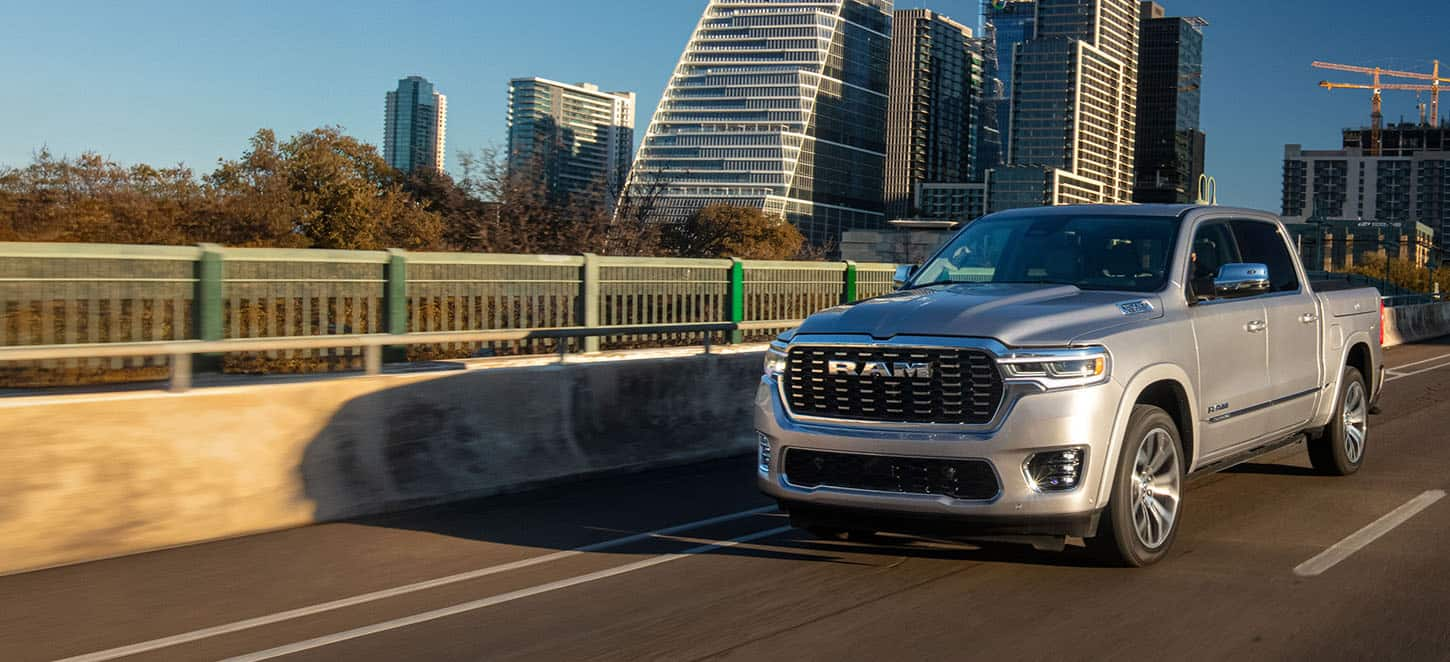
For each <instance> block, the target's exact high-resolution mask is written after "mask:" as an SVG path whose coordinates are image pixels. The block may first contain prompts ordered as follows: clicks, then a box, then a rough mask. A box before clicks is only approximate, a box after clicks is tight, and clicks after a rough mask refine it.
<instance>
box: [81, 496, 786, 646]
mask: <svg viewBox="0 0 1450 662" xmlns="http://www.w3.org/2000/svg"><path fill="white" fill-rule="evenodd" d="M775 511H776V507H775V506H764V507H761V508H755V509H752V510H743V511H740V512H738V513H730V514H728V515H720V516H718V517H711V518H707V519H702V520H696V521H693V522H686V523H684V524H677V525H675V526H671V527H667V528H663V529H657V530H654V531H646V532H644V533H637V534H634V535H631V536H625V537H623V538H614V539H612V540H605V541H603V542H597V543H594V544H591V545H584V546H583V547H575V548H573V549H567V550H562V551H558V552H553V553H550V554H544V555H543V556H534V557H530V558H526V559H520V560H518V561H511V562H509V563H501V564H498V565H491V566H488V567H485V568H479V569H477V570H469V571H467V572H461V573H458V574H454V575H448V576H446V577H439V578H437V579H428V580H424V581H421V582H414V583H412V584H406V585H403V586H397V587H394V588H389V589H383V590H380V591H373V592H371V593H363V594H360V595H354V596H351V597H347V598H341V599H338V600H331V601H328V602H320V603H317V604H314V605H309V606H306V607H298V608H296V609H288V610H286V611H280V612H277V613H274V614H268V615H266V616H258V617H256V618H248V619H245V620H240V621H233V622H231V623H225V624H222V625H217V626H213V627H209V628H202V629H200V630H192V631H191V632H184V633H182V634H177V635H172V636H169V637H163V638H160V639H152V640H150V641H143V642H140V643H135V644H129V645H126V646H119V647H116V648H109V649H106V650H103V651H97V652H94V653H86V654H84V655H77V656H75V657H68V658H65V659H63V660H59V661H58V662H100V661H101V660H113V659H116V658H119V657H126V656H129V655H137V654H140V653H146V652H150V651H154V650H159V649H162V648H170V647H172V646H179V645H181V644H186V643H191V642H193V641H200V640H202V639H209V638H211V637H217V636H221V635H224V634H230V633H233V632H240V631H242V630H250V629H252V628H257V627H262V626H264V625H272V624H274V623H281V622H283V621H290V620H293V619H298V618H302V617H304V616H312V615H314V614H321V613H324V612H329V611H335V610H338V609H344V608H347V607H353V606H357V605H360V604H365V603H368V602H375V601H378V600H384V599H387V598H393V597H397V596H400V595H406V594H408V593H416V592H418V591H426V590H428V589H432V588H438V587H440V586H447V585H449V584H456V583H458V582H464V581H469V580H473V579H478V578H480V577H487V576H489V575H496V574H499V573H502V572H509V571H511V570H518V569H521V568H527V567H530V566H535V565H540V564H544V563H549V562H552V561H558V560H560V559H566V558H569V557H572V556H579V555H581V554H587V553H589V552H599V551H604V550H607V549H613V548H615V547H622V546H624V545H629V544H633V543H637V542H643V541H646V540H650V539H653V538H658V537H662V536H670V535H674V534H676V533H683V532H685V531H690V530H693V529H699V528H703V527H707V526H712V525H715V524H723V523H725V522H733V521H735V520H741V519H745V518H748V517H754V516H756V515H766V514H769V513H773V512H775Z"/></svg>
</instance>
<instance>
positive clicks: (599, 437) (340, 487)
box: [0, 351, 761, 573]
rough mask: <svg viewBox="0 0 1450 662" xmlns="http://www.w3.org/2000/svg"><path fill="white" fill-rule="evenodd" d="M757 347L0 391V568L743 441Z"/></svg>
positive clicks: (304, 519) (744, 447)
mask: <svg viewBox="0 0 1450 662" xmlns="http://www.w3.org/2000/svg"><path fill="white" fill-rule="evenodd" d="M760 360H761V354H760V353H759V351H747V352H735V353H730V354H725V355H715V356H711V357H705V356H699V355H696V356H676V357H671V358H643V359H640V358H636V359H630V360H609V361H599V362H587V363H573V364H567V365H562V366H536V367H522V368H490V369H477V370H467V371H455V372H445V373H429V374H417V375H384V376H380V377H355V378H344V379H332V380H317V381H306V382H300V383H286V384H271V385H259V386H244V387H224V388H215V389H201V390H197V391H193V392H191V393H187V394H180V395H169V394H162V393H155V392H144V393H130V394H127V393H119V394H114V393H113V394H106V395H100V396H73V397H49V398H10V399H3V400H0V434H3V436H4V440H5V443H4V446H3V448H4V452H5V458H4V461H3V462H0V573H6V572H16V571H21V570H26V569H35V568H39V567H45V566H50V565H56V564H64V563H73V562H78V561H85V560H91V559H97V558H103V557H107V556H114V555H119V554H127V553H132V552H137V551H142V550H147V549H155V548H161V547H168V546H174V545H180V544H186V543H192V542H198V541H203V540H210V539H216V538H224V537H229V536H238V535H244V534H249V533H256V532H260V531H266V530H272V529H278V528H284V527H291V526H298V525H304V524H309V523H313V522H320V521H327V520H335V519H340V518H347V517H351V516H356V515H362V514H367V513H375V512H381V511H387V510H396V509H401V508H407V507H411V506H417V505H424V504H429V503H438V502H443V501H449V500H455V499H460V498H467V497H472V496H482V495H488V494H493V493H498V492H502V491H508V490H513V489H518V488H520V487H523V486H527V485H529V484H532V483H537V482H540V481H548V480H551V479H559V478H562V477H573V476H581V475H587V474H591V473H597V472H606V471H611V470H629V469H643V468H648V467H655V466H661V465H665V464H671V463H687V462H692V461H698V460H701V459H706V458H711V457H721V456H726V455H733V454H740V453H746V452H749V451H750V450H751V449H752V448H753V443H754V442H753V439H752V423H751V416H750V406H751V402H752V399H753V395H754V391H755V385H756V383H757V380H758V379H759V375H760ZM747 479H748V477H742V480H747Z"/></svg>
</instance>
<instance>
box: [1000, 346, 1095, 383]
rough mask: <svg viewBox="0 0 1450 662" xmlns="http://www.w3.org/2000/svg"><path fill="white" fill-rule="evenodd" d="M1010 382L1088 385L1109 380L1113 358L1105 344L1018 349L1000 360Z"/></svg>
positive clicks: (1005, 375)
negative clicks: (1065, 347)
mask: <svg viewBox="0 0 1450 662" xmlns="http://www.w3.org/2000/svg"><path fill="white" fill-rule="evenodd" d="M997 362H998V364H1000V365H1001V366H1002V373H1003V377H1005V378H1006V380H1007V381H1009V382H1022V383H1031V384H1037V385H1039V386H1041V387H1043V388H1047V389H1053V388H1071V387H1074V386H1088V385H1091V384H1099V383H1102V382H1105V381H1107V380H1108V376H1109V369H1110V367H1111V365H1110V364H1111V360H1110V357H1109V356H1108V350H1106V349H1104V348H1102V347H1085V348H1082V349H1032V350H1019V351H1014V352H1012V353H1011V354H1008V355H1007V356H1004V357H1002V358H1000V359H998V360H997Z"/></svg>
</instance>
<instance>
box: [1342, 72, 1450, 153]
mask: <svg viewBox="0 0 1450 662" xmlns="http://www.w3.org/2000/svg"><path fill="white" fill-rule="evenodd" d="M1319 87H1322V88H1324V89H1326V90H1329V91H1331V92H1333V91H1334V90H1371V91H1373V92H1374V97H1373V100H1372V105H1373V108H1374V110H1373V112H1371V113H1370V130H1369V154H1368V155H1369V156H1379V155H1380V132H1381V131H1382V130H1383V128H1384V123H1385V117H1384V113H1383V112H1382V110H1383V102H1382V101H1381V99H1380V92H1381V91H1384V90H1394V91H1402V92H1430V93H1431V94H1432V95H1435V94H1438V93H1439V91H1440V88H1439V86H1437V85H1409V84H1404V83H1380V82H1379V76H1375V84H1374V85H1359V84H1357V83H1335V82H1331V81H1327V80H1321V81H1319ZM1424 108H1425V105H1424V104H1420V117H1421V119H1422V120H1423V119H1424V116H1425V115H1424ZM1430 125H1431V126H1434V125H1435V124H1434V122H1433V121H1432V122H1431V124H1430Z"/></svg>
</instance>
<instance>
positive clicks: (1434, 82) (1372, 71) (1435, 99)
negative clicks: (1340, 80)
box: [1314, 60, 1450, 126]
mask: <svg viewBox="0 0 1450 662" xmlns="http://www.w3.org/2000/svg"><path fill="white" fill-rule="evenodd" d="M1314 67H1315V68H1318V69H1329V70H1331V71H1347V72H1350V73H1356V74H1366V75H1369V76H1373V77H1374V84H1375V85H1376V86H1378V85H1379V82H1380V76H1388V77H1390V78H1409V79H1413V80H1427V81H1430V83H1429V84H1428V85H1426V88H1428V89H1426V90H1425V91H1427V92H1429V93H1430V126H1440V83H1450V78H1442V77H1441V76H1440V61H1439V60H1435V61H1434V66H1433V70H1432V71H1431V72H1430V73H1423V72H1419V71H1400V70H1398V69H1385V68H1382V67H1359V66H1355V65H1352V64H1338V63H1335V62H1319V61H1315V62H1314Z"/></svg>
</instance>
